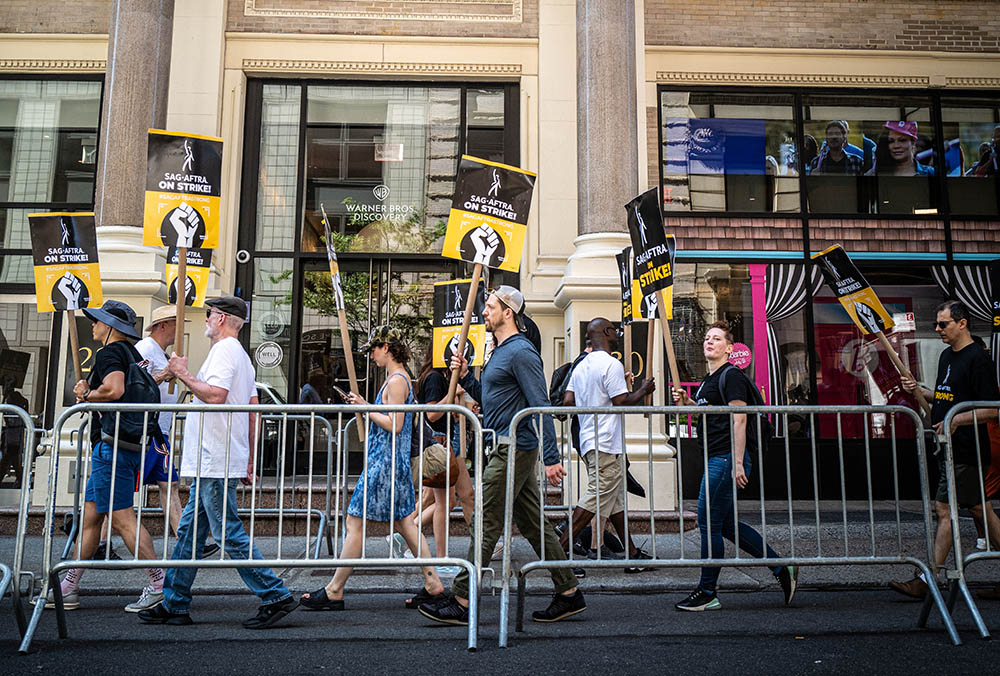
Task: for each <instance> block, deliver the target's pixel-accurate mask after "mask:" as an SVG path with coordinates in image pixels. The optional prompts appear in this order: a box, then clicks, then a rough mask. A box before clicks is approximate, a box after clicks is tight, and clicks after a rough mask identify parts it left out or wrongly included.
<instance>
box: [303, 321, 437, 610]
mask: <svg viewBox="0 0 1000 676" xmlns="http://www.w3.org/2000/svg"><path fill="white" fill-rule="evenodd" d="M361 352H362V353H368V354H370V355H371V358H372V361H374V362H375V363H376V364H377V365H378V366H379V367H380V368H384V369H385V381H384V382H383V384H382V388H381V389H380V390H379V392H378V394H377V395H376V397H375V402H374V403H375V406H380V405H383V404H386V405H390V406H391V405H397V406H398V405H400V404H414V403H416V399H415V398H414V396H413V385H412V383H411V382H410V376H409V374H408V373H407V371H406V364H407V362H408V361H409V360H410V350H409V348H408V347H407V346H406V344H405V343H404V342H403V340H402V334H400V332H399V330H398V329H395V328H393V327H390V326H387V325H384V326H377V327H375V328H374V329H372V331H371V333H370V334H369V336H368V341H367V342H366V343H365V344H364V345H362V346H361ZM347 403H349V404H354V405H362V404H365V403H367V402H365V400H364V399H362V398H361V396H360V395H358V394H357V393H355V392H351V393H350V394H348V400H347ZM368 416H369V419H370V422H369V425H368V440H367V443H366V446H367V454H368V457H367V460H366V467H365V470H364V472H363V473H362V475H361V477H360V478H359V479H358V483H357V485H356V486H355V488H354V495H352V496H351V502H350V504H349V505H348V507H347V518H346V519H345V529H346V532H347V534H346V537H345V539H344V546H343V547H342V548H341V550H340V556H341V558H345V559H357V558H360V557H361V552H362V546H363V544H364V534H365V531H364V525H365V524H364V522H365V519H367V520H368V521H374V522H380V523H386V522H391V523H392V529H393V530H394V531H397V532H399V533H400V534H401V535H402V536H403V539H404V540H405V541H406V544H407V546H408V547H409V548H410V551H412V552H413V553H414V554H415V555H416V554H418V553H419V556H420V557H423V558H430V549H429V548H428V546H427V541H426V540H424V539H423V536H422V535H421V534H420V531H419V529H418V528H417V524H416V523H415V522H414V520H413V514H414V512H415V511H416V510H415V504H416V502H415V498H414V491H413V480H412V476H411V471H410V448H411V438H412V434H413V414H412V413H409V412H407V413H405V414H404V413H399V412H396V413H380V412H378V411H372V412H371V413H369V414H368ZM353 570H354V569H353V568H350V567H347V566H340V567H338V568H337V572H336V573H335V574H334V576H333V578H332V579H331V580H330V581H329V582H328V583H327V584H326V586H325V587H320V588H319V589H317V590H316V591H313V592H309V593H308V594H303V595H302V600H301V602H302V605H303V606H304V607H305V608H307V609H309V610H344V585H345V584H347V580H348V578H350V576H351V572H352V571H353ZM421 570H422V571H423V575H424V586H423V587H421V589H420V591H419V592H418V593H417V595H416V596H415V597H413V598H412V599H410V600H409V602H408V603H407V606H408V607H414V606H417V605H419V604H421V603H426V602H432V601H441V600H443V599H444V598H445V597H444V585H443V584H442V583H441V579H440V578H439V577H438V574H437V571H436V570H435V569H434V567H433V566H422V567H421Z"/></svg>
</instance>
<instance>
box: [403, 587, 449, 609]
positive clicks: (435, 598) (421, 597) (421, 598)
mask: <svg viewBox="0 0 1000 676" xmlns="http://www.w3.org/2000/svg"><path fill="white" fill-rule="evenodd" d="M447 599H448V595H447V594H445V593H444V592H441V593H440V594H431V593H430V592H429V591H427V589H426V588H424V587H421V588H420V591H418V592H417V594H416V596H414V597H413V598H412V599H407V600H406V607H407V608H409V609H410V610H416V609H417V608H419V607H420V606H422V605H423V604H425V603H439V602H441V601H446V600H447Z"/></svg>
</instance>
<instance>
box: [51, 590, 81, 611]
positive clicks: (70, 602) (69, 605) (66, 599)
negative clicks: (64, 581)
mask: <svg viewBox="0 0 1000 676" xmlns="http://www.w3.org/2000/svg"><path fill="white" fill-rule="evenodd" d="M62 599H63V610H76V609H77V608H79V607H80V596H79V592H78V591H77V590H75V589H74V590H73V591H71V592H68V593H66V594H63V597H62ZM45 607H46V608H55V607H56V602H55V598H54V596H53V593H52V590H51V589H50V590H49V593H48V595H47V596H46V597H45Z"/></svg>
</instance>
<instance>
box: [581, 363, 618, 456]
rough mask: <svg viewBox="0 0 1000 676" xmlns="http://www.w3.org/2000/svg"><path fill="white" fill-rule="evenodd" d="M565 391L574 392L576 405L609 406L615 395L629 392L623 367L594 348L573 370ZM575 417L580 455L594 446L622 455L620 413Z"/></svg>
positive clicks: (601, 450) (606, 451) (605, 451)
mask: <svg viewBox="0 0 1000 676" xmlns="http://www.w3.org/2000/svg"><path fill="white" fill-rule="evenodd" d="M566 391H567V392H572V393H573V397H574V398H575V399H576V405H577V406H588V407H589V406H611V405H612V404H611V400H612V399H613V398H614V397H617V396H618V395H620V394H625V393H626V392H628V385H627V384H626V383H625V367H624V366H622V363H621V362H620V361H618V360H617V359H615V358H614V357H612V356H611V355H610V354H608V353H607V352H605V351H604V350H594V351H593V352H591V353H590V354H588V355H587V356H586V358H585V359H584V360H583V361H581V362H580V363H579V364H577V365H576V368H574V369H573V373H572V374H571V375H570V377H569V385H567V386H566ZM576 418H577V420H578V421H579V422H580V446H579V449H580V453H581V454H582V455H587V453H589V452H591V451H592V450H594V448H595V447H596V448H597V450H598V451H600V452H601V453H611V454H614V455H621V453H622V445H623V439H622V419H621V416H618V415H609V414H600V415H596V416H595V415H589V414H586V413H581V414H580V415H578V416H576ZM595 422H596V423H597V424H596V428H597V431H596V440H595V431H594V428H595V424H594V423H595Z"/></svg>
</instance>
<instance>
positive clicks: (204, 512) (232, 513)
mask: <svg viewBox="0 0 1000 676" xmlns="http://www.w3.org/2000/svg"><path fill="white" fill-rule="evenodd" d="M239 483H240V480H239V479H204V478H203V479H202V480H201V481H199V482H196V483H195V484H193V485H192V486H191V495H190V497H188V501H187V504H186V505H185V506H184V511H183V512H182V513H181V521H180V524H179V525H178V528H177V544H176V545H175V546H174V552H173V554H172V555H171V558H172V559H173V560H175V561H177V560H185V559H186V560H190V559H191V547H192V545H193V546H194V548H195V551H196V552H197V555H196V557H195V558H201V553H202V551H203V550H204V549H205V539H206V538H207V537H208V534H209V531H211V533H212V538H213V539H214V540H215V541H216V542H218V543H219V546H220V547H223V546H224V547H225V549H226V553H227V554H229V557H230V558H232V559H248V558H254V559H262V558H264V557H263V556H261V553H260V551H259V550H258V549H257V546H256V545H254V548H253V556H252V557H251V556H250V537H249V536H248V535H247V532H246V531H245V530H244V529H243V522H242V521H240V517H239V514H238V513H237V511H236V487H237V486H238V485H239ZM196 492H197V495H198V532H197V533H193V532H192V531H193V530H194V509H195V493H196ZM226 494H228V498H227V499H226V503H227V504H226V506H225V509H226V535H225V545H223V537H222V509H223V505H222V503H223V497H224V496H225V495H226ZM236 571H237V572H238V573H239V574H240V577H241V578H243V582H244V583H245V584H246V586H247V587H249V588H250V591H252V592H253V593H254V594H256V595H257V596H259V597H260V599H261V601H262V603H263V604H264V605H269V604H271V603H278V602H279V601H284V600H285V599H287V598H289V597H290V596H291V595H292V593H291V592H290V591H288V589H287V588H286V587H285V584H284V583H283V582H282V581H281V578H279V577H278V576H277V575H275V574H274V573H273V572H272V571H271V569H270V568H237V569H236ZM197 574H198V569H197V568H167V579H166V582H165V583H164V585H163V605H164V607H165V608H166V609H167V610H169V611H170V612H172V613H186V612H188V609H189V608H190V607H191V585H192V584H193V583H194V577H195V575H197Z"/></svg>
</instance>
